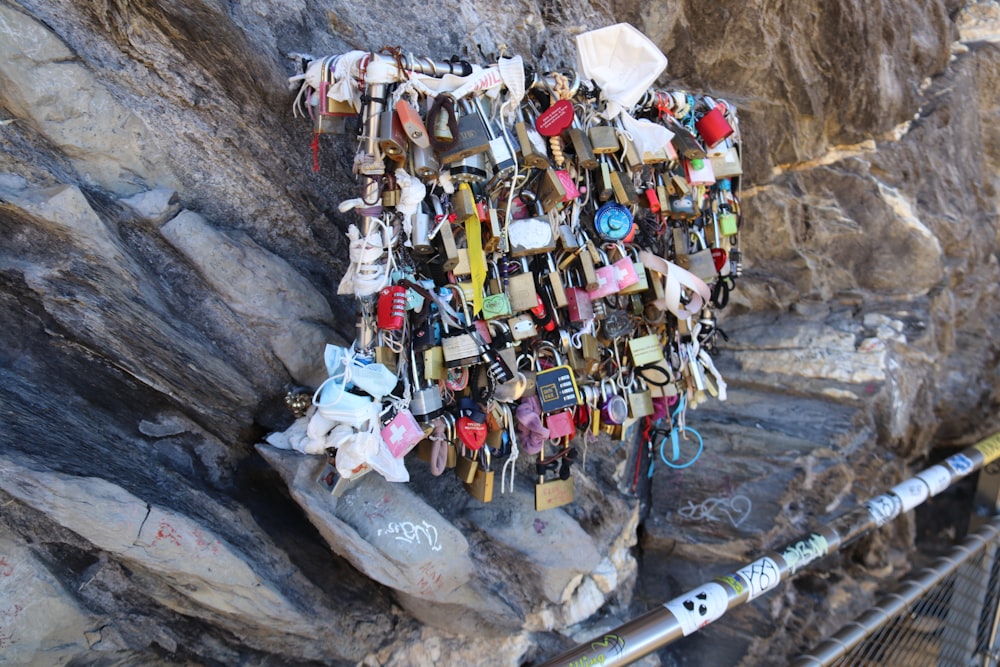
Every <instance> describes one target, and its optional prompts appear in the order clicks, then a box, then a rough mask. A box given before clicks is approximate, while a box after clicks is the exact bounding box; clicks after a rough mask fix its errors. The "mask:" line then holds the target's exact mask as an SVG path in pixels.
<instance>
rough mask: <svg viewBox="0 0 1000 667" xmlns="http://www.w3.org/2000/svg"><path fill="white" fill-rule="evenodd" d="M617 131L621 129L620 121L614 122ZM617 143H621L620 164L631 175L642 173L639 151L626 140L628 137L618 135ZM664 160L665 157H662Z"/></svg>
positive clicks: (629, 140)
mask: <svg viewBox="0 0 1000 667" xmlns="http://www.w3.org/2000/svg"><path fill="white" fill-rule="evenodd" d="M616 123H617V125H618V127H619V129H621V121H620V120H619V121H616ZM618 141H619V142H621V146H622V148H621V163H622V164H623V165H625V168H626V169H627V170H628V171H629V172H631V173H639V172H640V171H642V168H643V166H644V162H643V159H642V157H641V156H640V155H639V151H638V150H636V147H635V144H634V143H632V140H631V139H629V138H628V135H626V134H625V133H624V131H622V132H620V133H619V134H618ZM664 159H666V156H664Z"/></svg>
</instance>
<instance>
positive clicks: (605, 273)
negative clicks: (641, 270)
mask: <svg viewBox="0 0 1000 667" xmlns="http://www.w3.org/2000/svg"><path fill="white" fill-rule="evenodd" d="M601 257H602V259H603V260H604V266H601V267H598V268H597V270H596V271H595V273H596V274H597V287H596V288H594V289H592V290H587V296H589V297H590V299H591V300H592V301H593V300H596V299H603V298H604V297H606V296H610V295H612V294H617V293H618V290H619V289H621V288H619V287H618V270H617V267H615V266H614V265H613V264H611V262H610V260H608V256H607V254H606V253H605V252H604V251H601ZM632 274H633V275H635V270H634V269H633V271H632ZM638 281H639V278H638V277H636V282H638Z"/></svg>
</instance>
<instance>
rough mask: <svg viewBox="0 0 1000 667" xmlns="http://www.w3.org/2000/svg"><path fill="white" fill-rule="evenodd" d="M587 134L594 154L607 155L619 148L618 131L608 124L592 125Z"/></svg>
mask: <svg viewBox="0 0 1000 667" xmlns="http://www.w3.org/2000/svg"><path fill="white" fill-rule="evenodd" d="M587 135H588V136H589V137H590V145H591V146H592V147H593V150H594V154H596V155H609V154H611V153H617V152H618V151H619V150H620V149H621V145H620V144H619V143H618V132H616V131H615V128H613V127H611V126H610V125H594V126H592V127H591V128H590V130H588V131H587Z"/></svg>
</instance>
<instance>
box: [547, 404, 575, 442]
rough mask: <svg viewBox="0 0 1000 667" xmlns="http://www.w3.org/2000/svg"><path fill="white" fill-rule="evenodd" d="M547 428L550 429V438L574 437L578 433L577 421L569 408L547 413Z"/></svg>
mask: <svg viewBox="0 0 1000 667" xmlns="http://www.w3.org/2000/svg"><path fill="white" fill-rule="evenodd" d="M545 428H547V429H549V437H550V438H565V437H569V438H572V437H573V436H575V435H576V423H575V422H574V421H573V413H572V412H570V411H569V410H562V411H560V412H553V413H551V414H547V415H545Z"/></svg>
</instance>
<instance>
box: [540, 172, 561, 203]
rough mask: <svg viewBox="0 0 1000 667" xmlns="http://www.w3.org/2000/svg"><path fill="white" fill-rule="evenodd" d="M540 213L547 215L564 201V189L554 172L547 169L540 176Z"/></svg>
mask: <svg viewBox="0 0 1000 667" xmlns="http://www.w3.org/2000/svg"><path fill="white" fill-rule="evenodd" d="M538 197H539V201H540V203H541V207H542V212H543V213H548V212H549V211H551V210H552V209H554V208H556V207H557V206H559V205H560V204H561V203H562V202H563V200H564V199H566V188H565V186H564V185H563V182H562V180H561V179H560V178H559V175H558V174H556V170H555V169H553V168H552V167H549V168H548V169H546V170H545V173H544V174H543V175H542V183H541V187H540V188H539V191H538Z"/></svg>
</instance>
